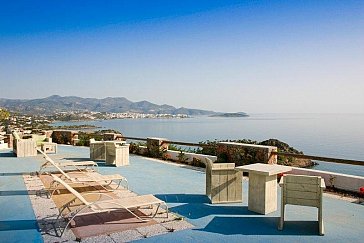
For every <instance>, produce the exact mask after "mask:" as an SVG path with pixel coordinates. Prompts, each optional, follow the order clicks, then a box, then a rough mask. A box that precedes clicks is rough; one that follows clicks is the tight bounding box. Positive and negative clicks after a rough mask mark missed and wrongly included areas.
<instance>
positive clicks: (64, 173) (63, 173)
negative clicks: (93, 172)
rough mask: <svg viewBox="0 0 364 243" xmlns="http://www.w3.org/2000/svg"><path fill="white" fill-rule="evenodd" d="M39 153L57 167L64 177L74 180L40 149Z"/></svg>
mask: <svg viewBox="0 0 364 243" xmlns="http://www.w3.org/2000/svg"><path fill="white" fill-rule="evenodd" d="M38 152H40V153H41V154H42V155H43V156H44V158H45V159H46V160H47V161H48V162H49V163H51V164H52V165H53V166H54V167H56V169H57V170H58V171H59V172H60V173H61V174H62V175H64V177H66V178H67V179H68V180H72V178H71V177H70V176H69V175H67V173H66V172H64V171H63V170H62V169H61V168H60V167H59V166H58V165H57V163H55V162H54V161H53V160H52V159H51V158H50V157H49V156H48V155H47V154H45V153H44V152H43V151H42V150H40V149H38Z"/></svg>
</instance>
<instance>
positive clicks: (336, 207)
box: [0, 146, 364, 242]
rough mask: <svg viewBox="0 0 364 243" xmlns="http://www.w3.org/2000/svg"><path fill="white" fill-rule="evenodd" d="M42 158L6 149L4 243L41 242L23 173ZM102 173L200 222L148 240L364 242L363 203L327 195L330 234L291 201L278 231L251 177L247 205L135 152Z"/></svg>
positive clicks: (75, 152)
mask: <svg viewBox="0 0 364 243" xmlns="http://www.w3.org/2000/svg"><path fill="white" fill-rule="evenodd" d="M58 151H59V153H58V154H57V156H55V155H50V156H51V157H52V156H54V158H56V157H59V156H60V155H61V156H62V157H63V158H64V159H65V160H88V159H87V158H89V149H88V148H85V147H72V146H59V150H58ZM9 156H10V157H9ZM61 161H62V160H61ZM41 162H42V158H41V156H37V157H33V158H26V159H24V158H23V159H20V158H19V159H17V158H15V157H11V153H8V152H0V173H2V174H0V175H1V176H0V190H1V192H0V206H1V211H0V222H1V223H0V239H1V240H0V241H3V240H2V239H5V240H6V241H5V242H7V241H9V242H12V241H13V242H16V241H18V242H30V241H31V242H38V241H41V236H40V234H39V232H38V231H37V226H36V224H35V217H34V214H33V210H32V208H31V206H30V202H29V199H28V196H27V195H26V193H25V192H24V190H25V189H24V188H25V187H24V183H23V182H22V179H21V176H20V175H19V174H20V173H22V172H32V171H36V170H37V169H38V168H39V165H40V164H41ZM99 172H100V173H102V174H114V173H120V174H122V175H123V176H125V177H126V178H127V179H128V181H129V185H130V189H131V190H133V191H135V192H136V193H138V194H149V193H151V194H154V195H156V196H158V197H159V198H161V199H163V200H165V201H166V202H167V203H168V205H169V207H170V209H171V211H173V212H175V213H178V214H179V215H181V216H183V217H184V218H185V220H187V221H188V222H190V223H191V224H193V225H194V226H195V227H194V228H192V229H189V230H183V231H177V232H174V233H169V234H165V235H160V236H154V237H151V238H147V239H143V241H150V242H172V241H175V242H191V241H193V242H222V241H224V242H225V241H226V242H227V241H228V242H243V241H247V242H333V241H338V242H360V241H362V240H363V239H364V230H363V225H364V206H363V205H359V204H354V203H350V202H347V201H343V200H337V199H333V198H329V197H326V196H325V197H324V223H325V233H326V234H325V236H318V224H317V221H316V220H317V209H315V208H310V207H298V206H290V205H288V206H287V208H286V220H287V221H286V223H285V228H284V230H283V231H278V230H277V222H278V216H279V210H278V211H277V212H275V213H272V214H268V215H259V214H256V213H253V212H250V211H248V210H247V186H248V182H247V181H244V184H243V194H244V195H243V197H244V198H243V200H244V202H243V203H239V204H220V205H211V204H209V203H208V199H207V197H206V196H205V195H204V192H205V174H204V173H203V172H200V171H198V170H192V169H188V168H181V167H177V166H175V165H171V164H165V163H160V162H156V161H154V160H151V159H147V158H144V157H140V156H133V155H131V156H130V165H129V166H124V167H118V168H116V167H109V166H105V165H104V163H102V162H100V163H99ZM279 196H280V195H279ZM14 202H16V203H14ZM5 208H6V210H4V209H5ZM19 233H21V234H19ZM23 239H26V241H23Z"/></svg>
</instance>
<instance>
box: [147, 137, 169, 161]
mask: <svg viewBox="0 0 364 243" xmlns="http://www.w3.org/2000/svg"><path fill="white" fill-rule="evenodd" d="M165 141H167V139H166V138H147V149H148V153H149V156H151V157H154V158H160V157H162V155H163V152H165V151H167V150H168V145H169V144H168V143H167V142H165Z"/></svg>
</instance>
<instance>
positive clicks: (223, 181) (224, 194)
mask: <svg viewBox="0 0 364 243" xmlns="http://www.w3.org/2000/svg"><path fill="white" fill-rule="evenodd" d="M219 180H220V186H219V187H220V189H219V190H220V202H224V201H227V200H228V189H227V187H228V185H227V183H228V175H227V173H226V172H222V173H219Z"/></svg>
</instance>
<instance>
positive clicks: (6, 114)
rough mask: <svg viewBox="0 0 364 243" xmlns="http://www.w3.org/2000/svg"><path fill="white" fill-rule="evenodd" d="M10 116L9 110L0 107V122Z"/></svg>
mask: <svg viewBox="0 0 364 243" xmlns="http://www.w3.org/2000/svg"><path fill="white" fill-rule="evenodd" d="M9 116H10V113H9V111H7V110H5V109H2V108H0V122H2V121H4V120H7V119H8V118H9Z"/></svg>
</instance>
